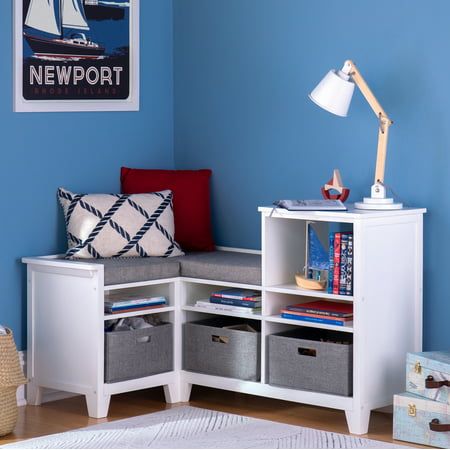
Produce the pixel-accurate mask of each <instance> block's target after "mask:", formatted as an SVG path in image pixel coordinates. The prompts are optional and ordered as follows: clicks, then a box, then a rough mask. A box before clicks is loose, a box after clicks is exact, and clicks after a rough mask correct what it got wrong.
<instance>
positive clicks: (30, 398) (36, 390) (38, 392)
mask: <svg viewBox="0 0 450 450" xmlns="http://www.w3.org/2000/svg"><path fill="white" fill-rule="evenodd" d="M25 389H26V390H27V404H28V405H34V406H40V405H41V404H42V388H41V387H40V386H37V385H36V384H34V383H33V382H32V381H30V382H29V383H28V384H27V386H26V388H25Z"/></svg>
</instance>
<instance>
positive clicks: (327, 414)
mask: <svg viewBox="0 0 450 450" xmlns="http://www.w3.org/2000/svg"><path fill="white" fill-rule="evenodd" d="M189 404H190V405H191V406H197V407H200V408H206V409H213V410H218V411H224V412H229V413H234V414H240V415H244V416H250V417H256V418H260V419H267V420H273V421H276V422H283V423H287V424H291V425H301V426H305V427H310V428H316V429H321V430H327V431H334V432H339V433H348V431H347V425H346V422H345V415H344V413H343V412H342V411H336V410H332V409H327V408H319V407H314V406H307V405H300V404H297V403H291V402H286V401H281V400H273V399H267V398H263V397H256V396H251V395H245V394H237V393H233V392H227V391H222V390H216V389H210V388H204V387H199V386H194V388H193V390H192V396H191V401H190V402H189ZM170 407H171V406H170V405H167V404H166V403H165V401H164V395H163V390H162V388H154V389H148V390H145V391H137V392H130V393H127V394H121V395H115V396H113V397H112V399H111V407H110V414H109V416H108V418H107V419H91V418H89V417H87V411H86V404H85V401H84V397H73V398H69V399H64V400H59V401H55V402H50V403H45V404H43V405H42V406H26V407H22V408H19V411H20V412H19V420H18V423H17V426H16V429H15V431H14V433H12V434H10V435H8V436H5V437H3V438H0V445H3V444H7V443H10V442H15V441H19V440H23V439H29V438H32V437H37V436H43V435H47V434H53V433H60V432H63V431H68V430H71V429H75V428H80V427H85V426H87V425H94V424H96V423H102V422H106V421H112V420H117V419H122V418H126V417H132V416H138V415H141V414H148V413H152V412H156V411H161V410H164V409H167V408H170ZM367 437H369V438H371V439H377V440H381V441H387V442H395V441H393V440H392V415H391V414H388V413H381V412H374V413H372V418H371V421H370V430H369V433H368V435H367Z"/></svg>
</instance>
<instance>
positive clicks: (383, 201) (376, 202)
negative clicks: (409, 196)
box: [355, 182, 403, 210]
mask: <svg viewBox="0 0 450 450" xmlns="http://www.w3.org/2000/svg"><path fill="white" fill-rule="evenodd" d="M370 194H371V196H370V197H364V200H363V201H362V202H356V203H355V208H356V209H375V210H377V209H378V210H380V209H381V210H382V209H402V208H403V204H402V203H394V199H392V198H386V187H385V186H384V184H383V183H381V182H376V183H375V184H373V186H372V188H371V191H370Z"/></svg>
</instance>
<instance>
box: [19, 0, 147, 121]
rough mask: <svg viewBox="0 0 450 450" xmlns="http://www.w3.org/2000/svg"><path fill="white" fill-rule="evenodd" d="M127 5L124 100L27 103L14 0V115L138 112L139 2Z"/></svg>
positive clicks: (20, 18) (21, 24)
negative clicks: (127, 64)
mask: <svg viewBox="0 0 450 450" xmlns="http://www.w3.org/2000/svg"><path fill="white" fill-rule="evenodd" d="M128 1H129V3H130V86H129V97H128V98H127V99H125V100H103V99H102V100H100V99H99V100H26V99H25V98H24V96H23V0H13V15H14V19H13V20H14V27H13V34H14V36H13V37H14V39H13V41H14V74H13V84H14V86H13V90H14V95H13V110H14V112H82V111H85V112H86V111H139V108H140V102H139V83H140V80H139V72H140V60H139V58H140V48H139V47H140V33H139V9H140V8H139V6H140V5H139V3H140V0H128Z"/></svg>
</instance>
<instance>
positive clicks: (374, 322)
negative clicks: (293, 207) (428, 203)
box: [23, 208, 425, 434]
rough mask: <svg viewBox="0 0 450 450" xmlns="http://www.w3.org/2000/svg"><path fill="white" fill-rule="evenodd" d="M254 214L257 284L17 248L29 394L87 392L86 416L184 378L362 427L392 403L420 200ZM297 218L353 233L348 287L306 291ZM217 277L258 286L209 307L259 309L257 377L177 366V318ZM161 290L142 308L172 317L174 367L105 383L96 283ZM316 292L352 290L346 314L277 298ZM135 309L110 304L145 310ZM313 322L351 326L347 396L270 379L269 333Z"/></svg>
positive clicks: (418, 324) (410, 344)
mask: <svg viewBox="0 0 450 450" xmlns="http://www.w3.org/2000/svg"><path fill="white" fill-rule="evenodd" d="M259 211H260V213H261V216H262V271H263V274H262V275H263V283H262V286H255V285H245V284H239V283H227V282H222V281H212V280H204V279H196V278H185V277H178V278H171V279H164V280H153V281H144V282H139V283H127V284H123V285H114V286H104V282H103V279H104V272H103V270H104V268H103V265H102V264H95V263H88V262H86V263H85V262H79V261H62V260H60V259H57V257H52V256H49V257H38V258H24V259H23V261H24V262H25V263H27V265H28V361H27V366H28V378H29V379H30V383H29V385H28V393H27V399H28V401H29V402H30V403H32V404H40V402H41V396H42V389H43V388H51V389H58V390H61V391H67V392H73V393H79V394H82V395H85V396H86V400H87V406H88V413H89V415H90V416H91V417H105V416H106V415H107V413H108V407H109V401H110V397H111V395H113V394H117V393H121V392H127V391H132V390H138V389H144V388H148V387H153V386H164V391H165V394H166V400H167V401H168V402H170V403H174V402H180V401H188V400H189V396H190V391H191V386H192V385H193V384H197V385H204V386H210V387H215V388H220V389H226V390H230V391H236V392H242V393H247V394H254V395H260V396H266V397H272V398H277V399H282V400H289V401H294V402H299V403H307V404H311V405H318V406H325V407H330V408H335V409H340V410H343V411H345V414H346V417H347V422H348V426H349V430H350V432H352V433H355V434H364V433H366V432H367V429H368V424H369V418H370V411H371V410H373V409H376V408H380V407H383V406H386V405H390V404H391V403H392V395H393V394H394V393H398V392H401V391H403V390H404V386H403V380H404V364H405V357H406V353H407V352H408V351H420V350H421V347H422V217H423V214H424V213H425V210H424V209H403V210H399V211H391V212H381V211H378V212H366V211H356V210H352V211H349V212H342V213H341V212H339V213H336V212H333V213H329V212H305V213H298V212H297V213H291V212H288V211H285V210H280V209H277V210H275V211H273V209H272V208H260V209H259ZM306 221H315V222H317V226H318V227H319V228H320V229H321V230H322V232H323V233H328V230H329V229H331V228H332V227H335V226H337V225H339V224H342V226H344V227H347V228H348V227H350V228H351V229H352V230H353V235H354V291H353V292H354V295H353V296H351V297H349V296H340V295H331V294H327V293H325V292H323V291H322V292H321V291H305V290H302V289H300V288H298V287H297V286H296V284H295V279H294V275H295V272H297V271H299V270H300V269H301V268H302V267H303V265H304V258H305V248H304V247H305V226H306ZM225 287H239V288H249V289H255V290H260V291H261V292H262V298H263V303H262V305H263V306H262V313H261V314H251V315H245V314H239V313H231V312H224V311H221V312H217V314H219V315H227V316H235V317H242V318H247V319H252V320H259V321H261V380H260V381H259V382H253V381H243V380H239V379H233V378H225V377H219V376H212V375H206V374H200V373H193V372H188V371H184V370H183V369H182V324H183V323H184V322H189V321H193V320H197V319H202V318H207V317H212V316H213V314H215V313H213V312H211V311H210V310H207V309H202V308H197V307H195V306H194V305H195V302H196V301H197V300H201V299H206V298H208V297H209V295H210V294H211V293H212V292H213V291H215V290H217V289H223V288H225ZM117 290H125V291H127V292H128V291H130V290H132V291H134V292H140V293H147V294H152V295H165V296H166V297H167V299H168V305H167V306H166V307H164V308H159V309H155V310H151V311H150V312H149V313H159V314H161V315H162V317H163V318H164V319H165V320H167V321H170V322H172V323H173V324H174V370H173V371H171V372H168V373H163V374H158V375H153V376H149V377H144V378H139V379H134V380H127V381H122V382H118V383H104V381H103V380H104V333H103V328H104V321H105V320H108V319H109V318H110V316H108V315H105V313H104V311H103V309H104V307H103V302H104V294H105V291H117ZM312 298H322V299H328V300H336V301H346V302H353V305H354V321H353V324H352V326H346V327H340V326H333V325H323V324H313V323H307V322H299V321H293V320H288V319H282V318H281V317H280V315H279V310H280V308H281V307H282V306H285V305H288V304H292V303H301V302H306V301H310V300H311V299H312ZM142 314H147V312H142V311H137V312H133V313H125V314H122V315H117V314H115V315H114V318H117V317H126V316H131V315H142ZM299 326H301V327H315V328H325V329H332V330H338V331H342V332H346V333H352V334H353V342H354V346H353V348H354V355H353V361H354V363H353V364H354V365H353V379H354V386H353V396H352V397H343V396H338V395H331V394H325V393H319V392H313V391H301V390H295V389H289V388H282V387H277V386H272V385H269V384H268V358H267V356H268V355H267V336H268V335H270V334H273V333H277V332H280V331H284V330H288V329H292V328H293V327H299Z"/></svg>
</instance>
